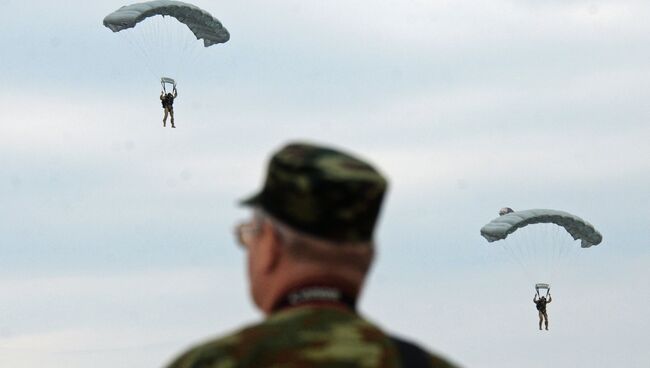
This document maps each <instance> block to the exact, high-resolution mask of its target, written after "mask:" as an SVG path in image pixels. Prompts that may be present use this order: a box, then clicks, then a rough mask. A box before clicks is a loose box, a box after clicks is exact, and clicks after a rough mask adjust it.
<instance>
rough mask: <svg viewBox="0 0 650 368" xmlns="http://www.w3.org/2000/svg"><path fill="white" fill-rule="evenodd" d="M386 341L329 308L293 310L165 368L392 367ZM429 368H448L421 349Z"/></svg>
mask: <svg viewBox="0 0 650 368" xmlns="http://www.w3.org/2000/svg"><path fill="white" fill-rule="evenodd" d="M391 340H392V339H391V338H390V337H389V336H388V335H386V334H385V333H384V332H382V331H381V330H380V329H379V328H378V327H376V326H375V325H374V324H372V323H371V322H369V321H367V320H366V319H364V318H362V317H360V316H359V315H357V314H354V313H350V312H343V311H336V310H332V309H312V308H297V309H295V310H289V311H285V312H281V313H277V314H275V315H273V316H271V317H269V318H267V319H266V320H264V321H262V322H261V323H258V324H254V325H249V326H247V327H245V328H242V329H241V330H239V331H236V332H235V333H232V334H230V335H227V336H225V337H221V338H217V339H214V340H211V341H208V342H206V343H203V344H201V345H198V346H196V347H194V348H192V349H190V350H188V351H187V352H186V353H184V354H182V355H181V356H180V357H179V358H178V359H176V361H175V362H174V363H172V364H171V365H170V366H169V368H195V367H256V366H273V365H274V364H277V363H279V362H285V363H287V362H291V363H290V364H289V365H286V364H285V365H284V366H287V367H303V366H308V367H336V366H339V365H340V364H341V363H342V362H346V361H347V362H349V361H356V362H359V363H361V362H363V364H361V365H360V366H367V367H381V368H388V367H398V366H400V363H399V361H400V358H399V355H400V351H399V350H398V349H397V347H396V346H395V344H394V342H393V341H391ZM423 353H424V356H425V357H426V358H428V359H430V362H431V364H430V367H431V368H452V367H453V366H452V365H450V364H449V363H447V362H445V361H444V360H442V359H441V358H439V357H437V356H435V355H433V354H430V353H429V352H426V351H424V350H423Z"/></svg>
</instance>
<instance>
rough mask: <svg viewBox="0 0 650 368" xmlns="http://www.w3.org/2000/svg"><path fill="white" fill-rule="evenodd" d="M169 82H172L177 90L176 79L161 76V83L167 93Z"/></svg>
mask: <svg viewBox="0 0 650 368" xmlns="http://www.w3.org/2000/svg"><path fill="white" fill-rule="evenodd" d="M167 84H171V85H172V87H173V90H174V91H175V90H176V81H175V80H173V79H172V78H168V77H162V78H160V85H161V86H162V90H163V93H167Z"/></svg>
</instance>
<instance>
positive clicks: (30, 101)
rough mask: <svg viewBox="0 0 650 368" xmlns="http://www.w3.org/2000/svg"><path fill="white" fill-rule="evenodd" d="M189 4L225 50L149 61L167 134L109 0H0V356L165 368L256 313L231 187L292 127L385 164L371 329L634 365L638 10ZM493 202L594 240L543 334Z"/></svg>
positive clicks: (649, 66) (640, 232) (643, 22)
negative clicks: (489, 237) (585, 225)
mask: <svg viewBox="0 0 650 368" xmlns="http://www.w3.org/2000/svg"><path fill="white" fill-rule="evenodd" d="M193 3H194V4H196V5H198V6H200V7H202V8H203V9H206V10H207V11H209V12H210V13H211V14H212V15H214V16H215V17H217V18H218V19H220V20H221V21H222V23H223V24H224V26H226V27H227V28H228V30H229V31H230V34H231V39H230V41H229V42H228V43H226V44H223V45H216V46H213V47H210V48H207V49H204V48H202V47H201V46H200V43H196V44H194V45H193V46H196V47H195V49H194V53H193V54H192V57H191V58H190V57H186V54H185V53H184V52H180V51H177V50H176V49H174V50H171V49H170V50H169V53H168V54H169V55H164V57H167V56H168V57H170V58H176V60H180V61H181V62H182V64H183V66H182V68H180V69H179V71H178V74H177V75H174V77H175V78H176V79H177V80H178V83H179V98H178V99H177V101H176V103H175V113H176V123H177V126H178V128H177V129H175V130H172V129H169V127H167V128H165V129H163V128H162V122H161V120H162V109H161V108H160V102H159V100H158V94H159V90H160V84H159V77H160V75H157V74H155V72H153V71H152V69H154V67H155V64H157V60H160V59H161V57H159V58H158V59H156V58H154V59H153V60H152V59H148V58H146V57H144V56H142V55H141V54H140V53H139V51H141V50H140V49H139V47H140V46H137V45H136V46H134V45H133V44H132V43H131V42H129V41H128V40H127V39H126V38H125V37H122V36H120V35H119V34H115V33H113V32H111V31H110V30H109V29H107V28H105V27H104V26H103V25H102V19H103V18H104V16H106V15H107V14H108V13H110V12H112V11H114V10H116V9H117V8H119V7H120V6H122V5H125V4H124V3H121V2H119V1H117V2H116V1H106V0H102V1H92V2H88V1H80V0H71V1H68V2H65V3H61V2H52V1H41V0H31V1H18V0H0V5H1V8H2V12H1V13H0V20H1V24H2V28H1V29H2V31H1V32H0V50H1V51H0V52H1V57H0V84H1V86H2V88H0V126H1V128H0V131H1V133H0V366H2V367H16V368H32V367H42V366H47V367H62V368H63V367H65V368H76V367H89V366H92V367H94V368H103V367H157V366H161V365H163V364H165V363H166V362H168V361H169V360H170V359H172V358H173V357H174V356H175V355H176V354H177V353H179V352H180V351H181V350H182V349H184V348H186V347H188V346H190V345H192V344H195V343H197V342H200V341H202V340H204V339H206V338H208V337H211V336H217V335H220V334H223V333H227V332H230V331H232V330H233V329H236V328H238V327H241V326H243V325H244V324H247V323H252V322H255V321H258V320H259V319H260V318H261V315H260V314H259V312H257V311H256V310H255V309H254V308H253V306H252V304H251V302H250V298H249V296H248V289H247V287H248V286H247V282H246V278H245V269H244V255H243V254H242V252H241V251H240V250H239V249H237V247H236V246H235V243H234V241H233V239H232V235H231V234H232V226H233V225H234V224H235V223H237V222H238V221H239V220H241V219H245V218H246V216H248V213H247V211H245V210H243V209H240V208H238V207H237V206H236V202H237V200H239V199H240V198H243V197H245V196H247V195H249V194H251V193H253V192H254V191H256V190H257V189H258V188H259V186H260V185H261V184H262V181H263V178H264V171H265V165H266V163H267V159H268V157H269V154H270V153H271V152H272V151H274V150H277V149H278V148H280V147H281V146H283V145H284V144H286V143H287V142H288V141H292V140H307V141H311V142H318V143H323V144H331V145H334V146H336V147H340V148H344V149H346V150H348V151H351V152H354V153H356V154H358V155H359V156H361V157H363V158H366V159H368V160H369V161H371V162H373V163H374V164H375V165H376V166H377V167H378V168H380V170H381V171H382V172H384V173H385V174H386V175H387V176H388V177H389V180H390V191H389V194H388V197H387V200H386V202H385V206H384V208H383V212H382V217H381V221H380V224H379V229H378V232H377V243H378V258H377V260H376V263H375V265H374V267H373V270H372V272H371V274H370V276H369V279H368V283H367V288H366V290H365V292H364V294H363V296H362V299H361V305H360V310H361V312H362V313H363V314H364V315H365V316H366V317H367V318H369V319H370V320H372V321H375V322H376V323H378V324H379V325H380V326H382V327H383V328H385V329H386V330H387V331H389V332H393V333H397V334H399V335H402V336H407V337H409V338H411V339H413V340H415V341H417V342H419V343H421V344H422V345H424V346H426V347H428V348H430V349H432V350H434V351H436V352H439V353H441V354H443V355H445V356H447V357H449V358H450V359H451V360H453V361H455V362H457V363H459V364H460V365H462V366H466V367H487V368H489V367H499V368H508V367H522V366H524V367H531V368H536V367H545V368H547V367H554V368H574V367H613V366H620V367H626V368H637V367H638V368H645V367H648V366H650V350H649V349H648V346H647V344H648V341H650V333H649V332H648V331H650V317H648V313H647V310H648V305H650V293H649V292H648V290H650V281H649V280H650V271H649V270H650V252H649V251H648V249H649V246H650V244H649V242H650V241H649V240H648V239H650V223H649V222H650V220H649V219H650V206H649V205H650V194H649V193H650V190H649V189H648V188H649V187H650V145H649V144H648V142H649V141H650V124H649V123H648V122H649V121H650V103H649V102H648V101H650V91H649V89H648V86H649V85H650V47H649V45H650V23H648V15H649V14H650V3H648V2H647V1H640V0H639V1H625V0H617V1H613V0H612V1H605V0H603V1H587V0H585V1H581V0H564V1H543V2H538V1H524V0H522V1H516V0H511V1H506V0H490V1H465V2H457V1H438V0H435V1H434V0H429V1H424V0H422V1H420V0H413V1H406V0H402V1H397V0H392V1H388V0H373V1H365V0H364V1H361V0H359V1H349V0H348V1H336V0H328V1H304V0H295V1H288V0H276V1H273V2H272V3H273V4H274V5H273V6H270V5H269V2H268V1H252V0H244V1H207V0H206V1H194V2H193ZM540 3H543V4H540ZM180 33H183V32H182V31H181V32H180ZM187 33H189V30H188V31H187ZM148 36H149V37H150V38H149V39H151V40H152V41H151V43H152V44H155V42H156V41H155V40H156V37H159V36H158V34H157V33H155V32H154V33H153V34H151V35H148ZM146 43H147V42H146V41H145V46H146ZM165 51H167V50H165ZM503 206H510V207H512V208H514V209H529V208H553V209H560V210H565V211H569V212H571V213H574V214H576V215H578V216H581V217H583V218H585V219H587V220H588V221H589V222H591V223H592V224H594V226H595V227H596V228H597V229H599V230H600V232H601V233H602V234H603V238H604V240H603V242H602V244H600V245H598V246H597V247H594V248H591V249H579V248H578V247H577V243H576V244H573V247H574V248H575V249H573V252H571V254H570V256H569V257H567V259H563V260H562V264H561V267H558V270H557V271H556V272H555V273H554V275H553V290H554V302H553V304H551V305H550V306H549V316H550V320H551V331H549V332H548V333H547V332H544V333H541V332H539V331H537V312H536V310H535V309H534V305H533V304H532V302H531V299H532V296H533V292H534V290H533V283H534V282H536V281H541V280H535V279H531V277H530V275H528V272H527V271H526V270H522V268H521V267H520V266H519V264H518V263H517V262H515V261H513V260H512V259H511V258H510V257H508V254H507V253H506V252H504V251H503V249H501V248H500V247H499V246H498V245H497V244H496V243H493V244H489V245H488V243H487V242H486V241H485V240H484V239H483V238H482V237H481V236H480V234H479V229H480V228H481V226H483V225H484V224H485V223H487V222H488V221H490V220H491V219H493V218H494V217H496V216H497V211H498V209H499V208H501V207H503ZM569 246H571V245H569ZM535 261H536V260H535V258H533V259H531V260H530V262H531V263H535ZM533 277H534V276H533Z"/></svg>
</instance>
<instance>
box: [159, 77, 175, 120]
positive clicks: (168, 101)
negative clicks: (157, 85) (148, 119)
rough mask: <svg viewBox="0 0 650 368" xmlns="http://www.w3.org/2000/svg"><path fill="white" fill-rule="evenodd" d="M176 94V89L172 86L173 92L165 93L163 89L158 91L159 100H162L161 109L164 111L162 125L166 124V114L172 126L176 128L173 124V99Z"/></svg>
mask: <svg viewBox="0 0 650 368" xmlns="http://www.w3.org/2000/svg"><path fill="white" fill-rule="evenodd" d="M177 96H178V91H176V87H174V93H173V94H172V93H171V92H168V93H167V94H165V91H162V92H160V101H161V102H162V107H163V110H164V111H165V116H163V127H164V126H165V125H166V124H167V115H168V114H169V116H171V123H172V128H176V126H175V125H174V99H175V98H176V97H177Z"/></svg>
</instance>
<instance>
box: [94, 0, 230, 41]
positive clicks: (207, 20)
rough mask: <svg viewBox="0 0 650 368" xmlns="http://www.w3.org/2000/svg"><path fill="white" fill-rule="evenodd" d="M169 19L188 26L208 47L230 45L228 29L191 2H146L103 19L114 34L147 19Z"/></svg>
mask: <svg viewBox="0 0 650 368" xmlns="http://www.w3.org/2000/svg"><path fill="white" fill-rule="evenodd" d="M156 15H162V16H170V17H173V18H176V19H177V20H178V21H179V22H181V23H183V24H185V25H186V26H187V27H188V28H189V29H190V30H191V31H192V33H194V35H195V36H196V38H197V39H202V40H203V44H204V45H205V47H208V46H211V45H215V44H218V43H224V42H227V41H228V40H229V39H230V34H229V33H228V30H226V28H224V27H223V25H222V24H221V22H219V20H217V19H216V18H214V17H213V16H212V15H210V13H208V12H207V11H205V10H203V9H201V8H199V7H197V6H195V5H192V4H188V3H184V2H181V1H171V0H156V1H147V2H143V3H137V4H132V5H127V6H123V7H121V8H119V9H118V10H116V11H114V12H112V13H111V14H109V15H107V16H106V18H104V25H105V26H106V27H108V28H110V29H111V30H112V31H113V32H119V31H121V30H124V29H128V28H133V27H135V26H136V24H138V23H140V22H141V21H143V20H144V19H146V18H149V17H153V16H156Z"/></svg>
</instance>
